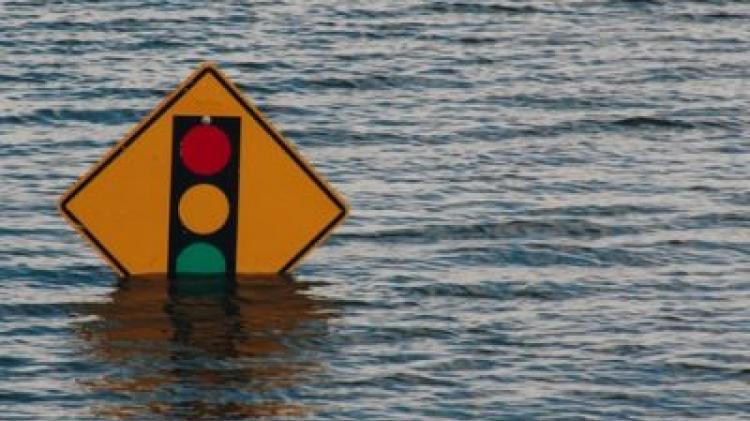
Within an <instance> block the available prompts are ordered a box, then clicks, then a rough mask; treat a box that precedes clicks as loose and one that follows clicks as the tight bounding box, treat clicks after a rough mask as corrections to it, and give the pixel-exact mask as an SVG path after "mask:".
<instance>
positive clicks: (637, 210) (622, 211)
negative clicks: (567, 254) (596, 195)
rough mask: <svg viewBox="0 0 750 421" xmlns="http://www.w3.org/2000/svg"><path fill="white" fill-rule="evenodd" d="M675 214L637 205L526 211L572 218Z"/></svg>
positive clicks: (662, 209)
mask: <svg viewBox="0 0 750 421" xmlns="http://www.w3.org/2000/svg"><path fill="white" fill-rule="evenodd" d="M671 212H675V209H674V208H670V207H660V206H639V205H624V204H621V205H580V206H562V207H553V208H544V209H532V210H529V211H526V212H525V213H526V214H527V215H574V216H624V215H631V214H646V215H651V214H658V213H671Z"/></svg>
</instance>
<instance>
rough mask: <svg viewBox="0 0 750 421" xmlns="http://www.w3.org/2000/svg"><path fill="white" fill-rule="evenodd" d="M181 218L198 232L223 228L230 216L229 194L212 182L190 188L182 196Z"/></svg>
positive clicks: (186, 224)
mask: <svg viewBox="0 0 750 421" xmlns="http://www.w3.org/2000/svg"><path fill="white" fill-rule="evenodd" d="M178 211H179V213H180V220H181V221H182V223H183V225H185V226H186V227H187V228H188V229H190V230H191V231H193V232H195V233H197V234H211V233H212V232H215V231H217V230H218V229H219V228H221V227H222V226H223V225H224V223H225V222H226V220H227V216H229V202H228V201H227V196H226V195H225V194H224V193H223V192H222V191H221V190H219V189H218V188H217V187H215V186H212V185H210V184H198V185H196V186H193V187H191V188H189V189H188V190H187V191H186V192H185V193H184V194H183V195H182V197H181V198H180V205H179V210H178Z"/></svg>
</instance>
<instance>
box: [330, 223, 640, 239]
mask: <svg viewBox="0 0 750 421" xmlns="http://www.w3.org/2000/svg"><path fill="white" fill-rule="evenodd" d="M641 231H642V229H640V228H637V227H633V226H609V225H603V224H597V223H594V222H589V221H586V220H582V219H559V220H549V221H528V220H516V221H509V222H504V223H488V224H474V225H428V226H425V227H422V228H419V229H395V230H384V231H379V232H372V233H357V234H346V233H343V234H339V235H338V236H337V237H339V238H341V239H351V240H358V241H373V242H388V243H400V242H418V243H426V242H437V241H443V240H481V239H489V240H492V239H503V238H505V239H509V238H549V237H571V238H589V239H591V238H601V237H609V236H617V235H626V234H637V233H639V232H641Z"/></svg>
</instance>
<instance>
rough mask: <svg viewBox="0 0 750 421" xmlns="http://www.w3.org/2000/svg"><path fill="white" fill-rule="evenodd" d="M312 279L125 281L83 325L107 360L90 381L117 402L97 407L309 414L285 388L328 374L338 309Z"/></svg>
mask: <svg viewBox="0 0 750 421" xmlns="http://www.w3.org/2000/svg"><path fill="white" fill-rule="evenodd" d="M310 285H311V284H310V283H309V282H305V283H298V282H294V281H293V280H292V279H290V277H288V276H287V277H264V278H255V279H240V280H238V281H236V282H235V281H226V280H216V279H184V280H174V281H170V282H166V281H164V280H154V279H127V280H124V281H122V282H121V284H120V285H119V286H118V288H117V289H116V290H115V291H114V292H113V293H112V294H111V301H110V302H109V303H106V304H104V305H102V306H95V307H93V308H92V313H93V315H95V316H97V317H96V321H93V322H89V323H86V324H84V325H81V326H80V329H79V332H80V334H81V335H82V336H83V337H84V338H86V341H85V344H86V348H87V351H88V352H90V353H91V355H92V357H93V358H94V359H95V360H96V361H97V363H99V362H101V363H102V364H103V365H104V375H103V376H101V377H98V378H96V380H93V381H86V382H85V384H86V386H87V387H90V388H91V389H92V391H94V392H96V393H97V394H105V395H106V396H107V399H106V401H109V402H111V404H108V405H106V406H104V407H98V408H94V411H95V412H96V414H97V415H100V416H105V417H116V418H123V419H129V418H133V419H139V418H141V417H143V416H145V415H147V414H146V413H150V414H151V415H157V416H167V417H170V418H171V417H179V418H183V417H184V418H189V419H205V418H214V417H217V416H220V417H227V418H243V417H253V416H272V415H282V416H283V415H286V416H301V415H304V414H306V413H309V412H310V410H311V408H306V407H304V406H301V405H295V404H293V403H289V401H290V399H289V397H288V394H287V391H288V389H290V388H291V387H292V386H295V387H298V386H300V385H301V384H304V383H306V382H310V381H312V380H311V379H312V376H315V374H316V373H319V372H320V371H321V370H320V365H319V364H318V363H317V362H316V360H315V353H316V346H318V345H316V344H320V343H322V342H324V341H320V340H319V339H320V337H321V336H322V335H325V334H326V331H327V319H329V318H330V317H331V316H332V313H331V306H330V305H329V304H327V303H326V302H324V301H321V300H320V299H317V298H314V297H311V296H310V295H309V294H308V293H307V292H306V290H307V289H308V288H309V287H310ZM144 411H145V412H146V413H144Z"/></svg>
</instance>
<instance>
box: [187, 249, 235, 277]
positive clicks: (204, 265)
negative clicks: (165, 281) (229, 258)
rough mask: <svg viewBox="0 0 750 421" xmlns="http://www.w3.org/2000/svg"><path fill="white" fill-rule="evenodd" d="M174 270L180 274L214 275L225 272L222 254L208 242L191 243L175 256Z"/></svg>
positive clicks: (225, 265)
mask: <svg viewBox="0 0 750 421" xmlns="http://www.w3.org/2000/svg"><path fill="white" fill-rule="evenodd" d="M175 266H176V267H175V271H176V272H177V273H178V274H180V275H216V274H222V273H226V271H227V262H226V259H224V254H223V253H222V252H221V250H219V249H218V248H216V247H215V246H213V245H211V244H208V243H203V242H200V243H193V244H191V245H189V246H187V247H185V248H184V249H182V251H181V252H180V254H179V255H178V256H177V262H176V265H175Z"/></svg>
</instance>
